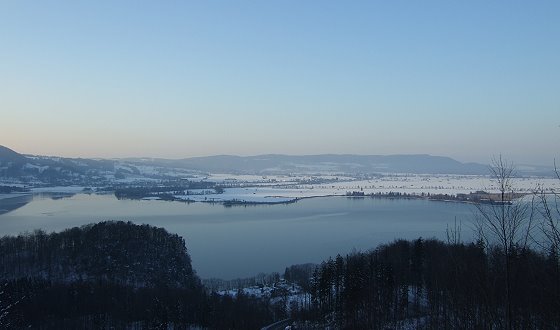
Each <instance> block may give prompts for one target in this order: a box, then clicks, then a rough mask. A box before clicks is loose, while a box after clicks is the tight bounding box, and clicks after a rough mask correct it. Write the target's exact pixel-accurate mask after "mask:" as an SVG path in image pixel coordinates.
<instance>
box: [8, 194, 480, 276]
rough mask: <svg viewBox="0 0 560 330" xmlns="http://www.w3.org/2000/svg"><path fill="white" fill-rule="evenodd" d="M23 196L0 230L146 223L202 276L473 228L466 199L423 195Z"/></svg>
mask: <svg viewBox="0 0 560 330" xmlns="http://www.w3.org/2000/svg"><path fill="white" fill-rule="evenodd" d="M26 203H27V204H24V206H21V205H20V206H19V208H14V209H12V211H11V212H9V213H4V214H2V215H0V233H1V234H3V235H5V234H18V233H21V232H24V231H33V230H34V229H43V230H45V231H47V232H50V231H60V230H63V229H66V228H70V227H74V226H80V225H84V224H87V223H91V222H98V221H103V220H123V221H132V222H134V223H138V224H142V223H146V224H151V225H154V226H159V227H164V228H166V229H167V230H168V231H169V232H171V233H176V234H178V235H180V236H182V237H183V238H185V240H186V243H187V248H188V249H189V251H190V254H191V257H192V260H193V266H194V268H195V269H196V270H197V272H198V274H199V275H200V276H201V277H203V278H209V277H219V278H225V279H229V278H235V277H246V276H252V275H255V274H258V273H259V272H272V271H278V272H282V271H283V270H284V268H285V267H286V266H289V265H292V264H297V263H307V262H320V261H321V260H323V259H326V258H328V257H329V256H336V254H338V253H340V254H341V255H344V254H346V253H348V252H350V251H352V249H357V250H367V249H371V248H374V247H375V246H377V245H378V244H381V243H387V242H390V241H392V240H394V239H396V238H405V239H415V238H418V237H419V236H422V237H424V238H430V237H437V238H440V239H445V229H446V227H447V225H448V224H449V225H450V226H453V223H454V219H455V217H457V220H458V221H463V226H462V227H463V233H462V237H463V238H464V239H466V240H469V239H470V237H471V234H472V231H471V229H469V225H468V223H469V222H470V219H472V211H473V210H472V206H469V205H466V204H459V203H442V202H432V201H425V200H388V199H370V198H364V199H352V198H345V197H328V198H313V199H305V200H301V201H299V202H297V203H294V204H288V205H263V206H254V207H232V208H226V207H223V206H222V205H208V204H203V203H192V204H186V203H177V202H166V201H138V200H117V199H116V198H115V197H114V196H112V195H85V194H77V195H75V196H72V197H68V198H62V199H52V198H50V197H46V196H35V197H34V198H33V200H32V201H29V200H28V201H26Z"/></svg>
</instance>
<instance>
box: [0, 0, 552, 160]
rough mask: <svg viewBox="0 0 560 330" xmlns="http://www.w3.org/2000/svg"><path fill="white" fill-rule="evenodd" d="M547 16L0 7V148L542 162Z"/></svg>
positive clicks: (287, 7) (547, 107) (451, 4)
mask: <svg viewBox="0 0 560 330" xmlns="http://www.w3.org/2000/svg"><path fill="white" fill-rule="evenodd" d="M559 17H560V2H559V1H363V2H362V1H323V0H317V1H301V0H297V1H286V0H278V1H272V0H270V1H196V2H194V1H120V0H111V1H9V0H6V1H0V114H1V116H0V145H5V146H7V147H10V148H12V149H15V150H16V151H19V152H22V153H32V154H48V155H61V156H72V157H78V156H80V157H125V156H148V157H168V158H182V157H187V156H199V155H211V154H238V155H250V154H263V153H285V154H319V153H356V154H397V153H428V154H434V155H445V156H451V157H454V158H456V159H458V160H461V161H480V162H488V160H489V159H490V158H491V157H492V156H493V155H497V154H500V153H501V154H503V155H504V156H506V157H508V158H509V159H511V160H513V161H515V162H517V163H534V164H546V165H551V164H552V161H553V159H554V157H556V158H560V147H559V146H560V127H559V125H560V18H559Z"/></svg>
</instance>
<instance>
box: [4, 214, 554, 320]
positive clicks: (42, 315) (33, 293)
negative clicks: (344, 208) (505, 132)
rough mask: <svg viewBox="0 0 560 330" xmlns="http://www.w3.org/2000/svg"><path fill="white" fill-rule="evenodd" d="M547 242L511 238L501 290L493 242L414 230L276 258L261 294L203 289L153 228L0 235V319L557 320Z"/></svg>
mask: <svg viewBox="0 0 560 330" xmlns="http://www.w3.org/2000/svg"><path fill="white" fill-rule="evenodd" d="M549 251H551V252H550V253H547V252H546V249H545V250H543V251H541V252H538V251H534V250H532V249H530V248H521V247H517V246H514V247H512V250H510V251H509V252H508V256H509V263H510V264H509V268H510V276H511V279H512V282H511V283H512V284H511V290H512V292H510V293H509V295H507V296H506V294H505V292H506V286H505V277H504V276H505V272H504V269H505V268H504V265H505V264H506V262H507V261H508V259H506V254H505V253H504V251H503V250H502V249H500V248H499V247H497V246H487V245H485V244H484V243H483V241H479V242H477V243H468V244H465V243H461V242H458V241H455V242H449V243H444V242H441V241H437V240H434V239H427V240H424V239H417V240H415V241H405V240H397V241H395V242H393V243H390V244H387V245H382V246H379V247H378V248H376V249H375V250H371V251H368V252H353V253H351V254H349V255H346V256H344V257H343V256H337V257H336V258H334V259H329V260H328V261H324V262H323V263H321V264H320V265H318V266H316V265H313V264H305V265H295V266H291V267H288V268H286V271H285V273H284V275H283V279H281V277H280V275H279V274H276V275H277V276H274V277H275V278H276V279H275V280H274V281H275V283H274V284H273V287H274V290H272V291H271V294H270V296H269V297H268V298H266V297H265V296H264V295H260V296H259V295H254V294H253V293H250V292H251V290H249V291H246V290H245V289H242V288H246V286H243V285H242V284H241V283H239V285H237V286H236V287H233V288H230V289H234V290H235V289H236V288H237V289H238V290H237V291H236V293H235V294H233V295H230V294H228V293H224V291H221V292H218V293H216V292H215V291H212V292H210V289H208V288H205V287H204V286H203V285H202V284H201V281H200V279H199V278H198V277H197V275H196V274H195V272H194V270H193V269H192V267H191V259H190V257H189V255H188V253H187V249H186V247H185V241H184V240H183V239H182V238H181V237H179V236H177V235H173V234H170V233H168V232H167V231H166V230H164V229H161V228H156V227H152V226H148V225H135V224H132V223H130V222H128V223H124V222H101V223H98V224H93V225H87V226H83V227H80V228H72V229H68V230H65V231H63V232H61V233H52V234H46V233H44V232H42V231H36V232H34V233H31V234H25V235H20V236H17V237H3V238H1V239H0V328H1V329H21V328H40V329H102V328H115V329H121V328H130V329H152V328H156V329H170V328H173V329H188V328H201V329H259V328H261V327H264V326H266V325H274V324H275V323H276V325H274V326H273V327H272V328H276V327H279V326H282V327H283V326H285V325H287V324H290V325H291V326H292V328H299V329H310V328H312V329H324V328H330V329H400V328H406V329H409V328H415V329H457V328H460V329H486V328H492V329H505V328H507V325H508V324H510V325H511V328H513V329H558V328H560V314H559V313H558V310H560V263H559V261H558V255H557V254H555V253H554V250H549ZM216 284H219V283H216ZM279 284H280V285H279ZM251 285H253V286H255V285H256V286H257V287H259V286H260V289H257V290H253V291H257V292H258V293H263V292H265V291H266V287H263V283H252V284H251ZM218 286H219V285H218ZM222 286H223V285H222ZM295 287H297V288H301V292H299V293H297V294H296V295H292V293H290V290H288V289H290V288H295ZM213 290H223V289H220V288H213ZM290 297H292V298H294V299H295V300H294V299H291V298H290ZM298 297H299V298H298ZM506 302H508V303H509V305H510V307H511V309H512V311H513V312H514V313H512V317H511V318H510V319H508V318H507V314H506V313H505V311H506ZM279 321H283V322H280V323H277V322H279Z"/></svg>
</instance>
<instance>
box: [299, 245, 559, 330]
mask: <svg viewBox="0 0 560 330" xmlns="http://www.w3.org/2000/svg"><path fill="white" fill-rule="evenodd" d="M510 254H511V255H510V257H511V256H512V257H511V259H510V267H511V269H510V276H511V279H510V280H511V281H510V286H511V290H510V291H509V293H508V294H509V296H510V297H509V299H510V305H511V306H510V307H511V309H512V311H513V312H512V314H511V326H512V328H515V329H555V328H559V327H560V313H559V312H558V311H560V295H559V292H560V291H559V289H560V288H559V287H558V279H559V278H560V273H559V269H558V266H557V265H558V257H557V256H555V255H545V254H541V253H537V252H535V251H533V250H530V249H527V248H517V247H514V250H513V251H510ZM504 258H505V254H504V251H502V250H501V249H500V248H499V247H492V248H485V247H484V244H483V243H482V242H479V243H477V244H475V243H471V244H450V243H443V242H441V241H437V240H432V239H431V240H422V239H418V240H415V241H405V240H398V241H395V242H394V243H392V244H389V245H383V246H380V247H378V248H377V249H375V250H373V251H370V252H365V253H353V254H350V255H347V256H346V257H341V256H340V255H339V256H337V257H336V258H335V259H329V260H328V261H325V262H323V263H322V264H321V265H319V266H318V267H317V268H316V270H315V271H314V273H313V275H312V277H311V280H310V281H309V287H310V293H311V297H312V298H311V304H310V306H309V307H308V308H304V309H302V310H300V311H298V312H297V313H295V315H297V316H298V317H299V318H300V319H302V320H311V321H313V322H314V324H316V325H319V326H331V327H333V326H334V327H335V328H341V329H384V328H387V327H390V328H398V327H400V326H403V325H404V324H405V323H407V322H408V324H409V325H410V323H412V324H413V326H414V327H416V328H428V329H429V328H434V329H452V328H457V329H503V328H507V327H508V323H507V321H508V320H507V318H506V317H505V316H504V315H506V313H505V310H506V309H507V308H508V306H507V304H506V296H505V294H506V292H507V290H506V288H505V286H506V285H507V282H506V279H505V273H504V269H503V265H504V262H505V261H504Z"/></svg>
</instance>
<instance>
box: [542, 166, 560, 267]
mask: <svg viewBox="0 0 560 330" xmlns="http://www.w3.org/2000/svg"><path fill="white" fill-rule="evenodd" d="M554 173H555V174H556V177H557V178H558V179H559V180H560V172H559V171H558V167H557V166H556V162H554ZM538 195H539V197H540V204H541V208H540V213H541V215H542V218H543V221H542V224H541V230H542V232H543V234H544V238H545V242H544V244H543V248H545V249H550V250H549V252H550V254H551V255H552V256H554V257H555V258H556V262H557V263H558V262H560V205H559V204H560V192H558V191H556V190H554V189H553V188H551V189H550V190H546V189H545V188H543V187H541V188H540V189H539V193H538Z"/></svg>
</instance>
